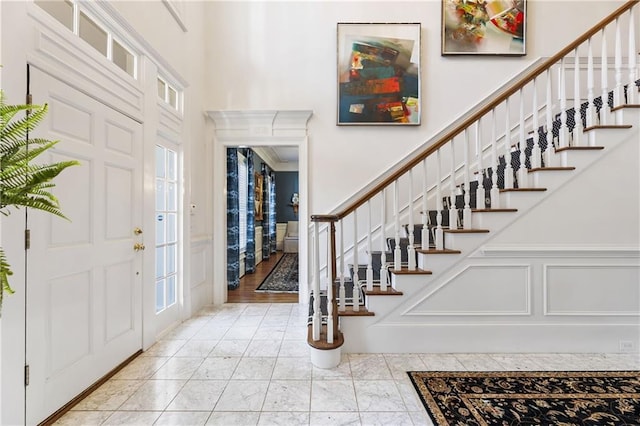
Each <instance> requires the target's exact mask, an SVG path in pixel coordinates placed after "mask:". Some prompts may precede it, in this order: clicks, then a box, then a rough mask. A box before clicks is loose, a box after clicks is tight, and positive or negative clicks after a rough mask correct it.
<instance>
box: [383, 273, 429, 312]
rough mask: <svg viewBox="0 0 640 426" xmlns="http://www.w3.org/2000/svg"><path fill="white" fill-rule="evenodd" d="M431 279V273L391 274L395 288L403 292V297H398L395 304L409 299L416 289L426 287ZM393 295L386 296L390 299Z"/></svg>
mask: <svg viewBox="0 0 640 426" xmlns="http://www.w3.org/2000/svg"><path fill="white" fill-rule="evenodd" d="M430 280H431V275H406V274H405V275H395V274H392V275H391V281H392V283H393V288H395V289H396V290H398V291H401V292H402V293H403V295H402V297H400V298H397V301H396V302H395V303H394V305H397V304H398V302H399V301H401V300H402V301H404V300H408V299H409V298H410V297H411V295H413V294H414V293H415V292H416V291H418V290H422V289H424V287H425V286H426V285H427V284H426V283H428V282H429V281H430ZM390 298H391V297H386V299H390Z"/></svg>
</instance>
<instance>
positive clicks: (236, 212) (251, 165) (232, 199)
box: [226, 145, 300, 303]
mask: <svg viewBox="0 0 640 426" xmlns="http://www.w3.org/2000/svg"><path fill="white" fill-rule="evenodd" d="M226 150H227V250H226V252H227V286H228V288H227V290H228V292H227V301H228V302H245V303H247V302H248V303H252V302H255V303H260V302H276V303H278V302H288V303H291V302H297V300H298V284H299V282H298V252H299V239H298V207H299V193H300V189H299V188H300V187H299V170H298V163H299V161H298V158H299V150H298V148H297V147H295V146H278V145H275V146H260V147H237V148H236V147H227V149H226ZM294 202H295V204H294ZM230 223H231V226H229V224H230ZM236 224H237V226H236ZM236 229H237V233H238V235H236Z"/></svg>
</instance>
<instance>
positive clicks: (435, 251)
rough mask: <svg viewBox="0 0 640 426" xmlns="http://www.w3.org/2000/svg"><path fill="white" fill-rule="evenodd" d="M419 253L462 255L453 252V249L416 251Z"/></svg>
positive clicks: (458, 252) (458, 251)
mask: <svg viewBox="0 0 640 426" xmlns="http://www.w3.org/2000/svg"><path fill="white" fill-rule="evenodd" d="M416 251H417V252H419V253H422V254H460V253H462V252H461V251H460V250H453V249H442V250H437V249H434V248H430V249H427V250H423V249H418V250H416Z"/></svg>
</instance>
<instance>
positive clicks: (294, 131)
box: [206, 110, 313, 304]
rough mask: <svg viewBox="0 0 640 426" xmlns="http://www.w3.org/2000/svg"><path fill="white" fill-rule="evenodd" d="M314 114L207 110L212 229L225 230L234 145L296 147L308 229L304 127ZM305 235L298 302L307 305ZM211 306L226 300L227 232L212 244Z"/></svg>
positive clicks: (304, 224)
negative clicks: (210, 136)
mask: <svg viewBox="0 0 640 426" xmlns="http://www.w3.org/2000/svg"><path fill="white" fill-rule="evenodd" d="M312 114H313V112H312V111H311V110H296V111H275V110H270V111H207V112H206V115H207V117H209V118H210V119H211V121H212V122H213V123H214V125H215V129H214V135H213V139H212V143H213V149H212V154H213V160H212V162H213V188H212V190H211V193H212V194H213V200H212V201H213V206H212V209H213V229H227V226H226V221H227V214H226V211H227V189H226V157H227V156H226V153H225V150H226V148H227V147H234V146H236V147H237V146H244V147H247V146H248V147H253V146H260V145H262V146H267V145H281V146H285V145H286V146H296V147H298V150H299V165H300V167H299V174H298V187H299V190H300V204H299V210H298V215H299V216H298V217H299V222H300V229H307V227H308V226H309V225H308V223H309V220H308V202H309V201H308V200H309V196H308V187H309V184H308V179H309V178H308V176H309V161H308V155H309V154H308V152H309V148H308V142H309V141H308V137H307V124H308V121H309V119H310V118H311V115H312ZM307 240H308V234H307V233H304V232H303V233H300V241H299V247H300V256H299V276H300V290H299V292H298V301H299V303H307V302H308V292H307V290H308V288H307V287H308V280H307V277H308V275H309V274H308V255H307V253H308V249H307V244H308V243H307ZM212 256H213V259H212V263H213V277H212V280H213V286H214V288H213V303H214V304H222V303H225V302H226V300H227V285H226V282H227V277H226V271H227V236H226V233H224V235H221V236H220V237H219V238H215V239H214V241H213V254H212Z"/></svg>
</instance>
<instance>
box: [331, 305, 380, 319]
mask: <svg viewBox="0 0 640 426" xmlns="http://www.w3.org/2000/svg"><path fill="white" fill-rule="evenodd" d="M374 315H375V313H373V312H371V311H369V310H368V309H367V308H366V307H364V306H360V308H359V310H357V311H354V310H353V306H345V310H344V311H338V316H340V317H372V316H374Z"/></svg>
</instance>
